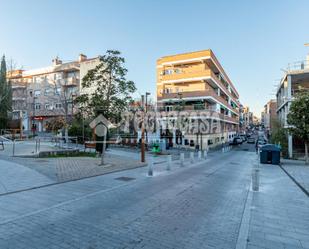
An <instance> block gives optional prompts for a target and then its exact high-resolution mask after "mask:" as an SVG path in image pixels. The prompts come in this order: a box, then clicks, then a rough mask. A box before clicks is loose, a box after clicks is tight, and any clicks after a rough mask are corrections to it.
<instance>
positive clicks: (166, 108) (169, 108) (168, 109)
mask: <svg viewBox="0 0 309 249" xmlns="http://www.w3.org/2000/svg"><path fill="white" fill-rule="evenodd" d="M165 111H167V112H171V111H173V106H170V105H168V106H165Z"/></svg>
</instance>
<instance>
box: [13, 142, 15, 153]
mask: <svg viewBox="0 0 309 249" xmlns="http://www.w3.org/2000/svg"><path fill="white" fill-rule="evenodd" d="M13 156H15V139H14V140H13Z"/></svg>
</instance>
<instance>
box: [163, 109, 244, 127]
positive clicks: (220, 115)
mask: <svg viewBox="0 0 309 249" xmlns="http://www.w3.org/2000/svg"><path fill="white" fill-rule="evenodd" d="M173 107H174V108H173V109H166V108H165V107H158V108H157V111H158V112H167V113H169V112H178V111H185V112H188V113H189V114H190V113H199V112H202V113H203V116H204V114H205V113H208V116H209V118H220V119H221V120H223V121H225V122H233V123H236V124H238V123H239V119H238V118H235V117H230V116H228V115H225V114H223V113H219V112H217V111H215V110H214V109H209V108H204V109H199V110H197V109H194V106H173Z"/></svg>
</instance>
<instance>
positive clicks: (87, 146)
mask: <svg viewBox="0 0 309 249" xmlns="http://www.w3.org/2000/svg"><path fill="white" fill-rule="evenodd" d="M84 145H85V150H84V151H85V152H86V149H95V147H96V144H95V143H94V142H85V143H84Z"/></svg>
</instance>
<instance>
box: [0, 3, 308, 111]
mask: <svg viewBox="0 0 309 249" xmlns="http://www.w3.org/2000/svg"><path fill="white" fill-rule="evenodd" d="M308 9H309V1H305V0H304V1H301V0H299V1H298V0H290V1H288V0H272V1H270V0H268V1H266V0H256V1H253V0H251V1H250V0H243V1H237V0H233V1H232V0H231V1H228V0H226V1H223V0H221V1H220V0H218V1H213V0H209V1H208V0H190V1H181V0H178V1H177V0H174V1H172V0H170V1H168V0H165V1H164V0H156V1H155V0H152V1H150V0H148V1H146V0H144V1H142V0H113V1H105V0H97V1H96V0H88V1H83V0H66V1H60V0H45V1H38V0H27V1H26V0H25V1H18V0H9V1H6V0H0V24H1V28H0V53H1V54H2V53H5V54H6V56H7V57H8V58H12V59H13V60H14V61H16V62H17V63H18V65H19V66H23V68H24V69H31V68H36V67H42V66H47V65H50V63H51V59H52V58H53V57H55V56H56V55H58V56H59V57H60V58H61V59H63V60H72V59H76V58H77V56H78V54H79V53H81V52H82V53H84V54H87V55H88V56H89V57H92V56H96V55H99V54H103V53H104V52H105V51H106V50H107V49H117V50H120V51H121V52H122V53H123V55H124V57H125V58H126V62H127V68H128V69H129V74H128V78H129V79H131V80H133V81H135V83H136V85H137V87H138V93H140V94H142V93H143V92H145V91H151V92H153V93H155V83H156V76H155V70H156V68H155V63H156V59H158V58H159V57H161V56H164V55H170V54H174V53H182V52H189V51H195V50H202V49H207V48H211V49H212V50H213V51H214V52H215V54H216V56H217V57H218V59H219V61H220V62H221V64H222V65H223V67H224V68H225V71H226V72H227V73H228V75H229V76H230V78H231V80H232V81H233V83H234V85H235V86H236V88H237V89H238V91H239V93H240V100H241V102H242V103H243V104H244V105H249V107H250V108H251V109H252V110H253V111H254V112H255V113H256V114H257V115H260V111H261V109H262V108H263V105H264V104H265V103H266V102H267V101H268V100H269V99H270V98H271V97H274V96H272V95H271V94H272V93H274V92H275V86H274V85H275V84H277V83H278V79H280V77H281V76H282V74H283V72H282V71H281V68H285V67H286V66H287V64H288V63H289V62H295V61H299V60H303V59H305V55H306V54H307V53H308V52H309V48H306V47H304V46H303V44H304V43H305V42H309V18H308Z"/></svg>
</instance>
